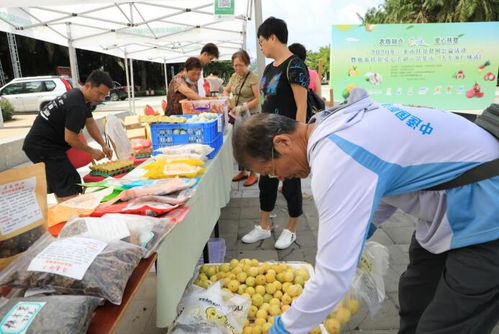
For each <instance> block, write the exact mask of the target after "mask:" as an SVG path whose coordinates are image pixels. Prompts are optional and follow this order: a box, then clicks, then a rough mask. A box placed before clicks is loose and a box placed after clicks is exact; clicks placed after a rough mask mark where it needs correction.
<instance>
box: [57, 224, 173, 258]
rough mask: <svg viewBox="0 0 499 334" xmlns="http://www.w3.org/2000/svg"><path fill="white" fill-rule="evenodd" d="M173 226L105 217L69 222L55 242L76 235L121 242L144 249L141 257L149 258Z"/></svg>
mask: <svg viewBox="0 0 499 334" xmlns="http://www.w3.org/2000/svg"><path fill="white" fill-rule="evenodd" d="M174 226H175V224H174V223H171V222H170V219H169V218H154V217H147V216H144V217H137V216H136V215H127V214H107V215H104V216H102V217H100V218H94V217H86V218H75V219H73V220H70V221H69V222H68V223H67V224H66V225H65V226H64V228H63V229H62V231H61V233H60V234H59V238H68V237H72V236H78V235H79V236H87V237H91V238H94V239H100V240H103V241H117V240H122V241H124V242H129V243H131V244H134V245H137V246H140V247H142V248H145V249H146V250H147V253H146V254H145V257H149V256H151V254H152V253H154V252H155V251H156V249H157V247H158V245H159V243H160V242H161V241H162V240H163V239H164V238H165V237H166V235H167V234H168V233H169V232H170V231H171V230H172V229H173V227H174Z"/></svg>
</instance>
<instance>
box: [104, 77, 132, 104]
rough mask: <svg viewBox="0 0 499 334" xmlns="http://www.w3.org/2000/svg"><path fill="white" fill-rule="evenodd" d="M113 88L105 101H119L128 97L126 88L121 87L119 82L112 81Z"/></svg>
mask: <svg viewBox="0 0 499 334" xmlns="http://www.w3.org/2000/svg"><path fill="white" fill-rule="evenodd" d="M113 84H114V87H113V88H112V89H111V90H110V91H109V96H107V97H106V100H111V101H119V100H124V99H126V98H127V97H128V93H127V87H126V86H122V85H121V84H120V83H119V82H117V81H113Z"/></svg>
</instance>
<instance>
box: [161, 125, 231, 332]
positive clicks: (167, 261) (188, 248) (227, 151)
mask: <svg viewBox="0 0 499 334" xmlns="http://www.w3.org/2000/svg"><path fill="white" fill-rule="evenodd" d="M231 139H232V130H231V128H229V129H228V131H227V134H226V135H225V137H224V144H223V146H222V148H221V149H220V151H219V152H218V154H217V155H216V157H215V158H214V159H212V160H210V161H209V162H208V163H207V165H206V173H205V174H204V175H203V177H202V178H201V180H200V182H199V184H198V186H197V189H196V193H195V195H194V196H193V197H192V198H191V199H190V200H189V202H187V204H186V205H188V206H190V207H191V209H190V211H189V213H188V214H187V216H186V217H185V219H184V220H183V221H181V222H180V223H178V224H177V226H175V228H174V229H173V230H172V231H171V233H170V234H169V235H168V236H167V237H166V238H165V240H163V242H162V243H161V245H160V246H159V248H158V273H157V275H158V280H157V311H156V312H157V321H156V325H157V327H167V326H169V325H170V323H171V322H172V321H173V320H174V319H175V317H176V315H177V304H178V302H179V301H180V298H181V297H182V294H183V292H184V289H185V287H186V284H187V283H188V282H189V280H190V278H191V276H192V273H193V271H194V268H195V267H196V264H197V262H198V260H199V257H200V256H201V254H202V252H203V247H204V245H205V244H206V242H207V241H208V239H209V237H210V234H211V232H212V230H213V228H214V226H215V224H216V222H217V221H218V218H219V217H220V209H221V208H223V207H225V206H226V205H227V203H228V202H229V200H230V190H231V180H232V174H233V156H232V143H231Z"/></svg>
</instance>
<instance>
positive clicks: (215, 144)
mask: <svg viewBox="0 0 499 334" xmlns="http://www.w3.org/2000/svg"><path fill="white" fill-rule="evenodd" d="M223 143H224V135H223V133H219V134H218V135H217V137H216V138H215V140H213V141H212V142H210V143H203V144H205V145H210V146H211V147H213V151H212V152H211V153H210V154H208V155H207V158H208V159H213V157H215V155H217V153H218V151H219V150H220V147H222V145H223ZM181 144H182V143H180V144H170V145H152V150H153V155H158V154H160V153H159V152H157V150H158V149H159V148H162V147H165V146H172V145H181ZM184 144H188V143H184Z"/></svg>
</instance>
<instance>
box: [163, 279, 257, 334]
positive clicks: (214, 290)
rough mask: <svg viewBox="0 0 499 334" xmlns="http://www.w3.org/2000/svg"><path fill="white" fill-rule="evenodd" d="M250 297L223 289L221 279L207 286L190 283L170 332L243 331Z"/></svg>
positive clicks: (174, 333) (180, 333)
mask: <svg viewBox="0 0 499 334" xmlns="http://www.w3.org/2000/svg"><path fill="white" fill-rule="evenodd" d="M250 303H251V302H250V300H249V299H247V298H244V297H242V296H239V295H237V294H232V293H230V292H227V291H224V290H222V287H221V284H220V282H217V283H214V284H213V285H211V286H210V287H209V288H208V289H203V288H200V287H198V286H196V285H191V286H190V287H189V288H188V289H187V290H186V291H185V293H184V296H183V297H182V300H181V301H180V303H179V306H178V309H179V316H178V317H177V319H176V320H175V322H174V325H173V326H171V328H170V329H169V331H168V333H173V334H183V333H213V334H217V333H221V334H232V333H233V332H237V333H239V332H241V331H242V329H243V325H244V321H245V320H246V317H247V316H248V310H249V306H250Z"/></svg>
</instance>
